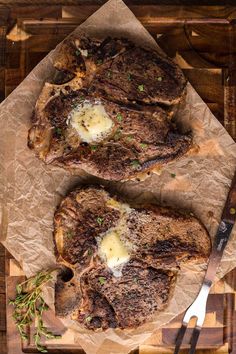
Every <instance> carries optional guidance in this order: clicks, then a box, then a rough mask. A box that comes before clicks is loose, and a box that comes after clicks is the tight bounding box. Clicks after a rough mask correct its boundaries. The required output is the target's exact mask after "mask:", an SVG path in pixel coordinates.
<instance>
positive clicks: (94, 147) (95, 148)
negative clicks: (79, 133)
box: [90, 145, 98, 151]
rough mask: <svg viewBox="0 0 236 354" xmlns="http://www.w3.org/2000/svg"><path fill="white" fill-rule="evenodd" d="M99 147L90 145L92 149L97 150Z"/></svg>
mask: <svg viewBox="0 0 236 354" xmlns="http://www.w3.org/2000/svg"><path fill="white" fill-rule="evenodd" d="M97 148H98V147H97V146H96V145H91V146H90V149H91V151H96V150H97Z"/></svg>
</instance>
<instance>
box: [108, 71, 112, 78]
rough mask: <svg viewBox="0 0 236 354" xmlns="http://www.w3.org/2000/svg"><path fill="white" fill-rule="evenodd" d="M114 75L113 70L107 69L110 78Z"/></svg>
mask: <svg viewBox="0 0 236 354" xmlns="http://www.w3.org/2000/svg"><path fill="white" fill-rule="evenodd" d="M111 76H112V71H111V70H107V77H108V78H109V79H110V78H111Z"/></svg>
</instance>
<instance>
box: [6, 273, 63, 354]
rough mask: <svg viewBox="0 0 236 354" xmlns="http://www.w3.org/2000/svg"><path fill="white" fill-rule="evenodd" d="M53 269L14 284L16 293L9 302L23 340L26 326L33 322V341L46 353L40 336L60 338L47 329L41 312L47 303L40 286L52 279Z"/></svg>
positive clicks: (38, 348)
mask: <svg viewBox="0 0 236 354" xmlns="http://www.w3.org/2000/svg"><path fill="white" fill-rule="evenodd" d="M53 271H54V270H48V271H42V272H39V273H38V274H37V275H36V276H35V277H32V278H29V279H27V280H26V281H24V282H23V283H21V284H18V285H17V286H16V291H17V295H16V297H15V299H14V300H10V301H9V304H10V305H13V306H14V312H13V318H14V320H15V323H16V326H17V329H18V331H19V333H20V336H21V338H22V339H23V340H28V333H27V327H28V326H29V325H30V324H31V323H33V322H35V326H36V332H35V334H34V342H35V344H36V348H37V350H38V351H40V352H41V353H47V349H46V347H45V346H43V345H41V343H40V342H41V338H42V337H45V338H48V339H51V338H61V336H59V335H55V334H53V333H52V332H50V331H48V329H47V328H46V327H45V325H44V322H43V318H42V317H43V313H44V311H47V310H48V305H47V304H46V303H45V301H44V299H43V297H42V287H43V285H45V284H46V283H47V282H48V281H50V280H51V279H52V272H53Z"/></svg>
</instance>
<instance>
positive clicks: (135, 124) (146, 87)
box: [28, 38, 192, 180]
mask: <svg viewBox="0 0 236 354" xmlns="http://www.w3.org/2000/svg"><path fill="white" fill-rule="evenodd" d="M55 67H56V68H57V69H58V70H60V80H61V84H59V83H60V80H59V83H58V80H57V84H48V83H46V84H45V86H44V88H43V90H42V93H41V95H40V97H39V99H38V101H37V103H36V107H35V111H34V115H33V126H32V128H31V129H30V131H29V138H28V146H29V147H30V148H31V149H33V150H34V151H35V153H36V155H37V156H38V157H39V158H41V159H42V160H44V161H45V162H46V163H53V164H56V165H59V166H61V167H64V168H67V169H71V170H73V172H77V171H78V170H79V169H83V170H85V171H87V172H89V173H90V174H93V175H96V176H98V177H102V178H105V179H111V180H123V179H128V178H131V177H134V176H136V175H137V173H139V172H142V171H147V170H151V169H152V168H154V167H156V166H158V165H163V164H165V163H167V162H169V161H171V160H173V159H176V158H178V157H180V156H182V155H184V154H185V153H186V152H187V151H188V150H189V148H190V146H191V142H192V138H191V135H190V134H186V133H185V134H183V133H181V132H180V130H179V128H178V126H177V124H176V122H174V118H173V114H172V113H173V111H174V108H173V107H174V106H176V104H177V103H178V102H179V101H180V100H181V98H182V97H184V92H185V85H186V80H185V78H184V76H183V74H182V72H181V70H180V68H179V67H178V66H177V65H176V64H174V63H173V62H172V61H171V60H170V59H168V58H166V57H164V56H160V55H159V54H157V53H156V52H154V51H150V50H147V49H143V48H139V47H137V46H135V45H134V44H133V43H131V42H130V41H128V40H125V39H111V38H107V39H105V40H104V41H103V42H102V43H98V42H96V41H92V40H89V39H87V38H81V39H76V38H72V39H70V40H67V41H66V42H65V43H64V45H63V46H62V48H61V51H60V52H59V55H58V58H57V60H56V62H55ZM63 75H64V78H63ZM66 79H68V80H69V81H68V82H65V81H66ZM171 112H172V113H171Z"/></svg>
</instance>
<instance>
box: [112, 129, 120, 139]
mask: <svg viewBox="0 0 236 354" xmlns="http://www.w3.org/2000/svg"><path fill="white" fill-rule="evenodd" d="M120 136H121V130H120V128H118V129H117V130H116V132H115V135H114V139H115V140H119V139H120Z"/></svg>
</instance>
